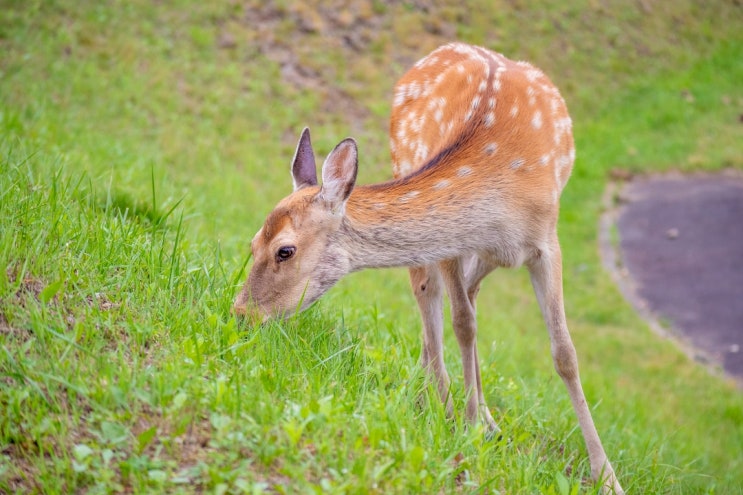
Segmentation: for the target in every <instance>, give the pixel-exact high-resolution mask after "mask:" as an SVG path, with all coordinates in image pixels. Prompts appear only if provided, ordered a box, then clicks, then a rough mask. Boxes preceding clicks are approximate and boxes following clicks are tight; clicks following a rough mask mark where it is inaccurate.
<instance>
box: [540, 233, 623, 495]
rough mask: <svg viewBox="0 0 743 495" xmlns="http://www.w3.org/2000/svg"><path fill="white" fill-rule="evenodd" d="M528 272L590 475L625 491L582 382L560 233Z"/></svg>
mask: <svg viewBox="0 0 743 495" xmlns="http://www.w3.org/2000/svg"><path fill="white" fill-rule="evenodd" d="M529 273H530V275H531V281H532V285H533V286H534V292H535V293H536V295H537V300H538V301H539V306H540V308H541V310H542V314H543V316H544V320H545V322H546V324H547V330H548V331H549V334H550V343H551V350H552V359H553V361H554V364H555V369H556V370H557V374H558V375H560V378H562V381H563V382H564V383H565V386H566V387H567V389H568V394H569V395H570V400H571V402H572V404H573V409H575V413H576V414H577V416H578V423H579V424H580V428H581V431H582V432H583V438H584V440H585V442H586V448H587V450H588V458H589V461H590V463H591V475H592V477H593V479H594V480H595V481H596V482H598V483H601V484H602V492H603V493H605V494H614V495H619V494H623V493H624V491H623V490H622V487H621V486H620V485H619V482H618V481H617V478H616V475H615V474H614V469H613V468H612V467H611V464H610V463H609V459H608V458H607V457H606V453H605V452H604V447H603V445H601V440H600V439H599V435H598V432H597V431H596V426H595V425H594V423H593V418H592V417H591V411H590V410H589V409H588V404H587V403H586V397H585V395H584V393H583V387H582V386H581V383H580V376H579V374H578V359H577V356H576V352H575V347H574V346H573V341H572V340H571V338H570V333H569V332H568V326H567V321H566V319H565V307H564V302H563V293H562V254H561V252H560V245H559V243H558V241H557V234H554V235H553V237H552V240H551V243H550V245H549V246H548V247H547V248H546V249H544V250H542V251H540V253H539V255H538V256H537V257H536V258H535V259H534V260H532V261H531V262H530V264H529Z"/></svg>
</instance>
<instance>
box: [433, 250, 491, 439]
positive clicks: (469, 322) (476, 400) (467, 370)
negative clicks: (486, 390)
mask: <svg viewBox="0 0 743 495" xmlns="http://www.w3.org/2000/svg"><path fill="white" fill-rule="evenodd" d="M467 261H469V260H467V259H465V260H463V259H460V258H455V259H452V260H447V261H443V262H441V263H439V268H440V269H441V274H442V276H443V279H444V284H445V285H446V289H447V292H448V293H449V301H450V303H451V314H452V324H453V326H454V334H455V335H456V337H457V342H458V343H459V350H460V352H461V354H462V369H463V371H464V385H465V390H466V393H467V405H466V408H465V417H466V419H467V421H469V422H470V423H474V422H475V421H477V419H478V416H480V417H481V419H482V420H483V423H484V425H485V427H486V428H488V429H489V430H491V431H496V430H497V429H498V426H497V425H496V424H495V421H494V420H493V417H492V416H491V415H490V411H489V410H488V408H487V406H486V405H485V399H484V395H483V393H482V381H481V380H480V365H479V363H478V362H477V321H476V318H475V307H474V305H473V304H472V302H471V301H470V297H469V292H470V290H469V289H470V287H468V285H467V279H466V276H465V273H464V268H463V265H464V264H465V262H467ZM483 276H484V275H483ZM480 280H482V276H480V277H479V280H477V281H476V283H474V284H473V287H474V286H475V285H479V281H480ZM476 293H477V290H476V288H475V290H474V294H475V295H476Z"/></svg>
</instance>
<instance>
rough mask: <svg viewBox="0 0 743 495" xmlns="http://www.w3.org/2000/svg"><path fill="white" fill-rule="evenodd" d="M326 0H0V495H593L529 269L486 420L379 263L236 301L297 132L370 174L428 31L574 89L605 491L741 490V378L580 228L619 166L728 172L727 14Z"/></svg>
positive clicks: (566, 227)
mask: <svg viewBox="0 0 743 495" xmlns="http://www.w3.org/2000/svg"><path fill="white" fill-rule="evenodd" d="M434 3H436V6H434V5H433V4H434ZM330 4H332V5H333V6H332V7H331V6H328V2H324V3H321V2H319V1H315V0H312V1H309V2H296V3H295V2H289V1H275V2H258V1H253V0H245V1H243V2H238V1H235V0H230V1H220V2H189V1H185V0H181V1H177V0H174V1H163V2H150V1H146V0H131V1H127V2H122V1H114V2H96V1H90V0H78V1H73V0H37V1H34V0H0V265H1V266H2V268H3V269H2V270H0V343H1V345H2V348H1V352H0V452H1V453H2V455H1V456H0V493H5V492H7V493H16V492H20V493H39V492H41V493H111V492H124V493H159V492H165V493H194V492H215V493H264V492H268V493H291V494H293V493H380V494H381V493H384V494H392V493H401V494H402V493H507V494H515V493H529V494H531V493H543V494H557V495H568V494H574V493H595V489H594V487H593V486H592V484H591V483H590V481H589V477H590V470H589V467H588V462H587V458H586V454H585V448H584V445H583V442H582V438H581V436H580V432H579V431H578V428H577V421H576V418H575V416H574V414H573V411H572V409H571V407H570V402H569V399H568V397H567V393H566V391H565V390H564V387H563V385H562V383H561V382H560V380H559V378H558V377H557V376H556V374H555V373H554V371H553V369H552V364H551V360H550V352H549V342H548V338H547V335H546V331H545V329H544V326H543V324H542V321H541V316H540V314H539V311H538V308H537V305H536V302H535V301H534V297H533V294H532V292H531V288H530V286H529V282H528V277H527V274H526V273H525V271H523V270H522V271H505V270H504V271H501V272H499V273H496V274H494V275H493V276H492V277H490V278H489V279H488V280H486V282H485V283H484V287H483V290H482V292H481V295H480V299H479V308H480V313H479V315H478V317H479V325H480V332H479V344H480V357H481V360H482V363H481V364H482V369H483V386H484V388H485V390H486V395H487V398H488V400H489V404H490V406H491V408H492V409H493V415H494V416H495V418H496V420H497V421H498V422H499V423H500V426H501V428H502V429H503V431H504V437H503V438H502V439H500V440H487V439H486V438H485V436H484V435H483V432H482V431H481V430H480V429H479V428H465V427H464V425H463V424H462V422H461V419H460V418H458V419H456V420H454V421H452V420H448V419H446V416H445V412H444V411H443V408H442V407H441V406H440V405H439V404H438V399H437V398H436V394H435V393H431V391H429V390H427V389H426V386H425V384H424V380H423V379H422V376H421V372H420V370H419V369H418V366H417V359H418V356H419V352H420V344H419V333H420V323H419V321H418V317H417V314H416V310H415V304H414V300H413V297H412V295H411V294H410V293H409V290H408V283H407V275H406V273H405V272H404V271H403V270H384V271H376V272H368V273H359V274H355V275H353V276H351V277H349V278H348V279H346V280H344V281H343V282H342V283H340V284H339V285H338V287H336V288H334V289H333V290H332V291H331V292H330V293H329V294H328V296H327V297H326V298H325V299H323V301H322V302H321V303H320V304H318V305H316V306H315V307H313V308H312V309H311V310H310V311H308V312H306V313H304V314H302V315H300V316H298V317H296V318H293V319H292V320H290V321H287V322H284V323H275V324H273V325H271V326H269V327H267V328H264V329H261V330H260V331H259V330H258V329H255V328H247V327H244V326H241V325H239V324H238V323H237V322H236V321H235V319H234V318H233V317H232V316H231V315H230V311H229V308H230V303H231V301H232V299H233V297H234V295H235V294H236V291H237V290H238V289H239V287H240V285H241V284H242V281H243V279H244V277H245V273H246V272H245V269H246V266H247V263H248V262H249V260H248V242H249V240H250V238H251V237H252V235H253V234H254V232H255V231H256V230H257V229H258V228H259V226H260V225H261V223H262V221H263V219H264V217H265V215H266V214H267V213H268V212H269V211H270V209H271V207H272V206H273V204H274V203H275V202H276V201H277V200H278V199H280V198H281V197H282V196H284V195H285V194H287V193H288V192H289V191H290V189H291V181H290V179H289V174H288V167H289V161H290V159H291V156H292V152H293V147H294V145H295V143H296V139H297V137H298V134H299V131H300V130H301V128H302V127H303V126H304V125H309V126H310V127H311V128H312V132H313V142H314V144H315V149H316V151H317V152H318V154H319V155H323V156H324V154H325V153H327V152H328V151H329V150H330V149H331V148H332V147H333V146H334V145H335V144H336V143H337V142H338V141H339V140H340V139H342V138H343V137H346V136H347V135H353V136H354V137H356V138H357V140H358V142H359V147H360V153H361V161H360V173H359V180H360V182H362V183H368V182H373V181H377V180H382V179H384V178H387V177H389V176H390V175H391V174H390V165H389V152H388V150H387V144H386V143H387V137H386V127H387V116H388V112H389V102H390V100H391V89H392V86H393V84H394V82H395V80H396V78H397V77H399V76H400V75H401V74H402V73H403V72H404V71H405V69H406V68H407V67H408V66H409V65H410V64H412V63H413V62H414V61H415V60H417V59H418V58H419V57H421V56H423V55H425V54H426V53H427V52H428V51H429V50H430V49H432V48H435V47H436V46H437V45H439V44H441V43H443V42H446V41H449V40H451V39H461V40H464V41H469V42H473V43H478V44H483V45H486V46H488V47H490V48H493V49H495V50H498V51H501V52H503V53H505V54H507V55H508V56H510V57H512V58H521V59H528V60H530V61H532V62H534V63H535V64H536V65H538V66H540V67H542V68H543V69H544V70H545V72H546V73H547V74H549V75H550V77H551V78H552V79H553V80H554V81H555V83H556V84H557V85H558V86H559V87H560V88H561V89H562V92H563V95H564V96H565V98H566V100H567V102H568V106H569V108H571V111H572V114H573V117H574V125H575V134H576V143H577V148H578V158H577V162H576V168H575V171H574V174H573V177H572V179H571V182H570V183H569V184H568V187H567V189H566V191H565V193H564V195H563V201H562V212H561V221H560V235H561V239H562V243H563V251H564V255H565V294H566V305H567V308H566V309H567V314H568V323H569V325H570V327H571V332H572V334H573V339H574V341H575V343H576V347H577V349H578V354H579V359H580V363H581V371H582V377H583V382H584V387H585V390H586V394H587V396H588V399H589V402H590V403H591V404H592V410H593V414H594V419H595V421H596V424H597V428H598V430H599V433H600V434H601V436H602V440H603V442H604V446H605V447H606V449H607V452H608V455H609V457H610V459H611V460H612V462H613V464H614V467H615V468H616V470H617V474H618V476H619V479H620V480H621V481H622V484H623V485H624V487H625V489H627V490H628V491H629V492H630V493H648V494H661V493H663V494H665V493H688V494H697V493H710V494H711V493H714V494H730V493H732V494H735V493H743V395H742V394H741V392H740V390H739V389H737V388H736V386H735V385H734V384H733V383H731V382H730V381H728V380H726V379H724V378H720V377H719V376H716V375H714V374H711V373H709V372H708V370H707V369H705V368H704V367H702V366H700V365H698V364H696V363H694V362H691V361H689V360H688V359H687V358H686V357H685V355H684V354H683V353H682V352H681V351H679V349H678V348H677V347H676V345H675V344H674V343H672V342H669V341H664V340H661V339H659V338H658V337H657V336H656V335H655V334H653V333H652V332H651V331H650V330H649V329H648V327H647V325H646V324H645V323H644V322H643V321H641V320H640V319H639V318H638V317H637V315H635V313H634V312H633V311H632V309H631V307H630V306H629V305H628V304H627V303H626V302H625V301H624V300H622V298H621V296H620V294H619V292H618V290H617V289H616V288H615V287H614V286H613V284H612V283H611V280H610V278H609V276H608V275H607V274H606V273H604V271H603V269H602V267H601V263H600V260H599V256H598V248H597V225H598V219H599V216H600V214H601V209H602V203H601V198H602V194H603V191H604V189H605V186H606V183H607V181H608V180H609V178H610V176H611V175H612V171H613V170H615V169H619V170H622V171H627V172H630V173H643V172H649V171H662V170H668V169H678V170H683V171H696V170H709V171H715V170H722V169H725V168H737V169H743V140H741V139H740V136H741V128H742V125H741V115H743V86H742V85H741V81H743V34H741V33H743V8H742V7H741V6H740V5H737V4H736V3H735V2H730V1H725V0H711V1H708V2H693V1H685V0H680V1H677V2H653V1H650V0H643V1H639V2H626V1H624V2H623V1H605V2H597V1H587V2H569V3H567V4H565V3H564V2H554V3H551V2H522V1H518V0H514V1H510V2H486V1H484V0H480V1H473V2H468V4H467V6H466V7H465V6H464V5H463V4H462V2H453V1H446V2H381V1H369V2H351V1H345V2H343V1H334V2H330ZM450 333H451V332H449V331H447V350H448V351H447V366H448V367H449V369H450V372H451V375H452V378H453V380H454V393H455V398H456V400H457V401H458V402H457V403H458V404H459V405H460V406H461V403H462V400H463V397H462V395H463V392H462V379H461V374H460V367H459V363H458V352H457V351H456V344H455V342H454V339H453V336H451V335H449V334H450ZM457 394H458V395H457ZM460 408H461V407H460Z"/></svg>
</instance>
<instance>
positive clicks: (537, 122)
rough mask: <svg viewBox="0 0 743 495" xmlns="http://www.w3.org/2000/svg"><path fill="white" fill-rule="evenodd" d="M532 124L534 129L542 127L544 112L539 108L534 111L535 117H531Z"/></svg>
mask: <svg viewBox="0 0 743 495" xmlns="http://www.w3.org/2000/svg"><path fill="white" fill-rule="evenodd" d="M531 126H532V127H533V128H534V129H541V128H542V112H540V111H539V110H537V111H536V112H534V117H532V119H531Z"/></svg>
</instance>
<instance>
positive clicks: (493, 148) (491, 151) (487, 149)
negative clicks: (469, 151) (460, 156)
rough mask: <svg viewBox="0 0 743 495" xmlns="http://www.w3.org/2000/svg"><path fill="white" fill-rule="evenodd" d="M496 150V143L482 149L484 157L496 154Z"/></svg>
mask: <svg viewBox="0 0 743 495" xmlns="http://www.w3.org/2000/svg"><path fill="white" fill-rule="evenodd" d="M496 150H498V143H496V142H492V143H488V144H486V145H485V148H484V149H483V151H484V152H485V154H486V155H492V154H494V153H495V152H496Z"/></svg>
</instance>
